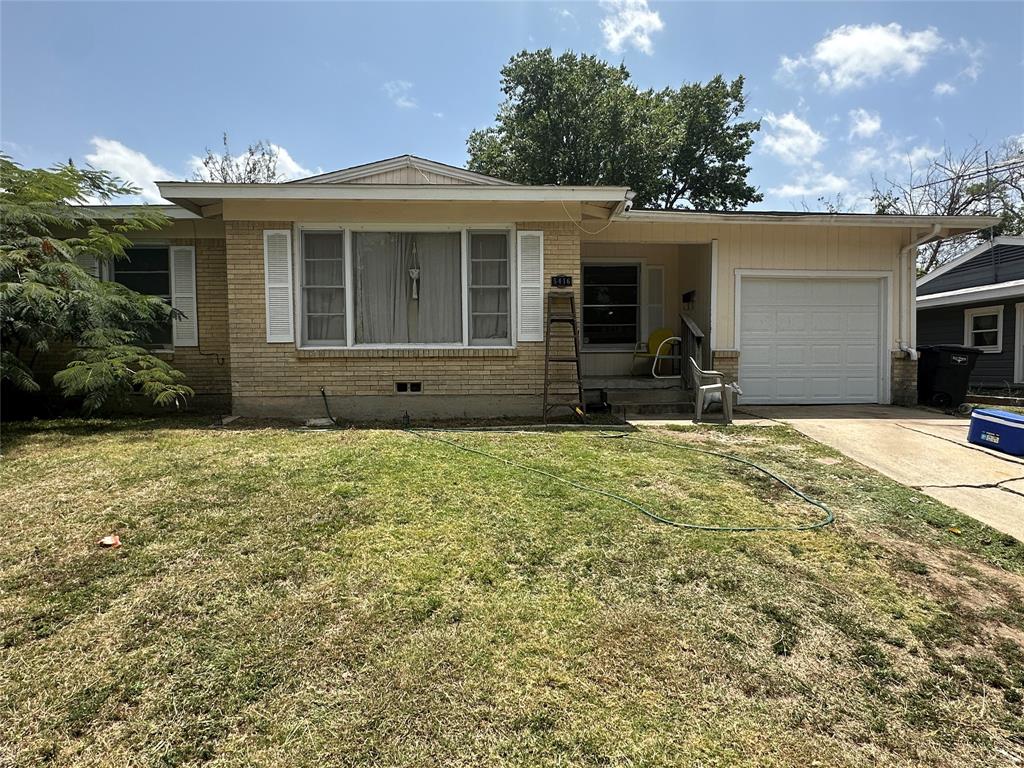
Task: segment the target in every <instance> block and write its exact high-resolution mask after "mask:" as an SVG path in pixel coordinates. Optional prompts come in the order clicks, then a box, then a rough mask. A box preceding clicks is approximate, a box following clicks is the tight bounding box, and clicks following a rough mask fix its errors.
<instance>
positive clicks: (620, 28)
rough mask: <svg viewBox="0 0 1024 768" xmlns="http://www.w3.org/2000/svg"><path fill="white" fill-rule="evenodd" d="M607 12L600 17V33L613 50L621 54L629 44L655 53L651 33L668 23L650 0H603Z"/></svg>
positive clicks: (609, 48) (602, 4)
mask: <svg viewBox="0 0 1024 768" xmlns="http://www.w3.org/2000/svg"><path fill="white" fill-rule="evenodd" d="M601 7H603V8H604V9H605V11H606V15H605V17H604V18H603V19H601V33H602V34H603V35H604V44H605V47H606V48H607V49H608V50H609V51H611V52H612V53H622V51H623V50H624V49H625V47H626V45H627V44H629V45H632V46H633V47H634V48H636V49H637V50H638V51H641V52H643V53H646V54H647V55H648V56H650V55H651V54H652V53H654V43H653V42H652V41H651V33H652V32H660V31H661V30H662V29H664V27H665V24H664V22H663V21H662V20H661V15H660V14H659V13H658V12H657V11H652V10H651V9H650V8H649V7H648V5H647V0H601Z"/></svg>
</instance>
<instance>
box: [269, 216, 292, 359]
mask: <svg viewBox="0 0 1024 768" xmlns="http://www.w3.org/2000/svg"><path fill="white" fill-rule="evenodd" d="M263 266H264V280H265V281H266V288H267V341H269V342H272V343H273V342H284V341H294V340H295V332H294V330H293V321H292V233H291V232H290V231H289V230H287V229H266V230H264V231H263Z"/></svg>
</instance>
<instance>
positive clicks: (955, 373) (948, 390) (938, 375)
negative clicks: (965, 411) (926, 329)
mask: <svg viewBox="0 0 1024 768" xmlns="http://www.w3.org/2000/svg"><path fill="white" fill-rule="evenodd" d="M917 351H918V352H920V353H921V359H920V360H919V361H918V363H917V401H918V402H919V403H922V404H924V405H931V406H933V407H935V408H948V409H949V410H956V408H957V407H958V406H959V405H960V404H961V403H963V402H964V400H966V399H967V384H968V383H969V381H970V378H971V371H973V370H974V363H975V361H976V360H977V359H978V355H980V354H981V350H980V349H975V348H974V347H963V346H960V345H958V344H936V345H935V346H931V347H918V348H917Z"/></svg>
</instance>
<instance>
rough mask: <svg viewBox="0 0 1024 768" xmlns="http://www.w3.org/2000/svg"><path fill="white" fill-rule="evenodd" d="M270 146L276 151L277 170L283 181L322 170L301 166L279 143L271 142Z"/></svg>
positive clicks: (303, 176) (311, 174)
mask: <svg viewBox="0 0 1024 768" xmlns="http://www.w3.org/2000/svg"><path fill="white" fill-rule="evenodd" d="M270 146H271V148H272V149H273V150H274V151H275V152H277V172H278V173H279V174H281V176H283V177H284V179H285V181H290V180H291V179H303V178H305V177H306V176H315V175H316V174H318V173H322V172H323V170H322V169H321V168H317V169H316V170H315V171H314V170H311V169H309V168H303V167H302V166H301V165H299V164H298V163H297V162H296V161H295V158H293V157H292V156H291V154H289V152H288V150H287V149H285V148H284V147H282V146H281V145H280V144H271V145H270Z"/></svg>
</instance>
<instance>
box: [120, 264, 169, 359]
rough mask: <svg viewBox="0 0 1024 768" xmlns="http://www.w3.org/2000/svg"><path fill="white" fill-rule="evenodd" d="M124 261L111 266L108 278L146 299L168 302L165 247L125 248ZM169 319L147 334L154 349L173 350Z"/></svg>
mask: <svg viewBox="0 0 1024 768" xmlns="http://www.w3.org/2000/svg"><path fill="white" fill-rule="evenodd" d="M125 255H126V256H127V258H126V259H123V260H119V261H117V262H114V263H113V264H112V266H111V275H110V277H111V279H112V280H113V281H114V282H115V283H120V284H121V285H123V286H124V287H125V288H130V289H131V290H133V291H135V292H136V293H142V294H145V295H147V296H159V297H160V298H161V299H163V300H164V301H166V302H167V303H168V304H170V303H171V266H170V255H169V249H168V248H167V246H165V245H163V246H135V247H132V248H126V249H125ZM173 328H174V326H173V320H171V319H170V318H168V320H167V322H166V323H164V324H162V325H161V326H160V327H158V328H155V329H151V330H150V331H149V345H150V346H151V347H153V348H154V349H173V348H174V340H173V339H174V331H173Z"/></svg>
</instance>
